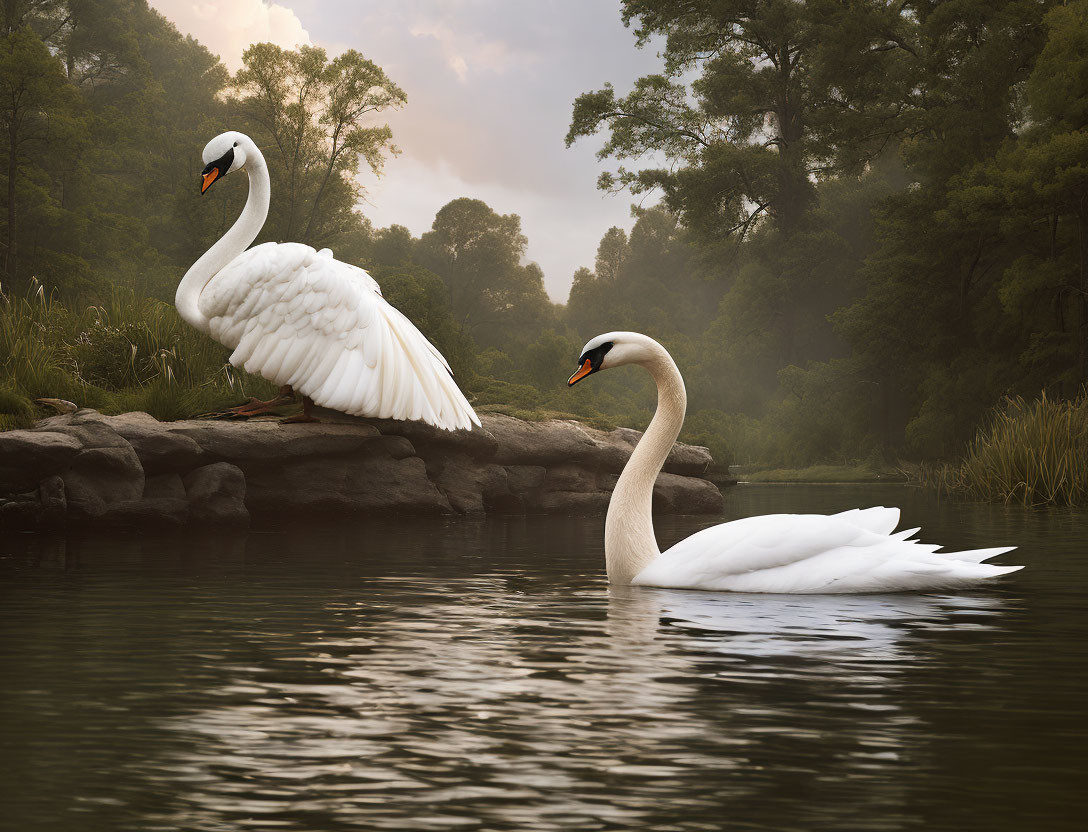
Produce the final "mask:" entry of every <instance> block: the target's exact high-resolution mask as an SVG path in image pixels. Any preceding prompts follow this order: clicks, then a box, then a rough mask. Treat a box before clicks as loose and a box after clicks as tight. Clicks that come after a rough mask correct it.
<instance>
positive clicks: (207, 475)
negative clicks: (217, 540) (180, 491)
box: [184, 462, 249, 526]
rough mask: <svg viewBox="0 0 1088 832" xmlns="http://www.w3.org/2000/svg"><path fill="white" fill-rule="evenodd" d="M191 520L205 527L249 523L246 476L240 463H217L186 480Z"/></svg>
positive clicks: (193, 473)
mask: <svg viewBox="0 0 1088 832" xmlns="http://www.w3.org/2000/svg"><path fill="white" fill-rule="evenodd" d="M184 484H185V494H186V497H187V498H188V508H189V520H190V521H191V522H193V523H196V524H199V525H202V526H245V525H248V524H249V511H248V510H247V509H246V504H245V500H246V478H245V475H244V474H243V473H242V469H240V468H239V467H238V466H236V465H231V464H229V463H227V462H215V463H212V464H211V465H204V466H202V467H200V468H197V469H196V470H195V471H193V472H192V473H190V474H189V475H188V476H187V477H185V480H184Z"/></svg>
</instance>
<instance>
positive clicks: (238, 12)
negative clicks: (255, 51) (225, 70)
mask: <svg viewBox="0 0 1088 832" xmlns="http://www.w3.org/2000/svg"><path fill="white" fill-rule="evenodd" d="M151 5H152V6H153V7H154V8H155V9H156V10H157V11H159V12H161V13H162V14H163V15H165V16H166V18H167V19H169V20H170V21H172V22H173V23H174V25H176V26H177V27H178V29H179V30H180V31H181V32H183V33H184V34H187V35H192V36H193V37H194V38H196V39H197V40H199V41H200V42H201V43H203V44H204V45H205V46H207V47H208V49H210V50H211V51H212V52H214V53H216V54H217V55H219V57H220V58H221V59H222V60H223V63H225V64H226V65H227V67H229V68H230V69H231V70H232V71H234V70H237V69H238V68H239V67H241V65H242V52H244V51H245V49H246V47H247V46H249V45H250V44H253V43H264V42H270V43H274V44H276V45H277V46H283V47H285V48H289V49H290V48H294V47H296V46H299V45H300V44H309V43H310V34H309V32H307V31H306V29H305V28H304V27H303V25H302V21H301V20H299V18H298V15H296V14H295V13H294V12H293V11H292V10H291V9H289V8H287V7H286V6H281V5H280V4H279V3H269V2H266V0H200V2H194V0H151Z"/></svg>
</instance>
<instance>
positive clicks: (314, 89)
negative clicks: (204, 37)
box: [233, 43, 407, 245]
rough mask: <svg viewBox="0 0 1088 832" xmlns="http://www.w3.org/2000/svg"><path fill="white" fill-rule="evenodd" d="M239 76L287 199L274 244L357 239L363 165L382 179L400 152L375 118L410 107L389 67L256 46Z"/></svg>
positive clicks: (352, 57)
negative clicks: (352, 235) (349, 235)
mask: <svg viewBox="0 0 1088 832" xmlns="http://www.w3.org/2000/svg"><path fill="white" fill-rule="evenodd" d="M242 60H243V62H244V66H243V67H242V69H240V70H239V71H238V73H237V74H236V75H235V76H234V79H233V85H234V89H235V90H236V92H237V95H238V100H237V107H238V111H239V113H240V114H241V115H242V117H243V118H244V120H245V122H246V124H247V125H249V129H250V130H252V131H253V133H254V134H255V135H254V138H255V139H256V140H257V141H258V142H259V143H261V144H262V146H263V147H265V155H266V157H267V158H268V161H269V168H270V174H271V176H272V179H273V182H274V183H275V184H276V185H278V186H279V187H280V188H281V189H282V190H281V191H280V192H281V193H282V197H281V199H280V200H279V201H278V202H277V203H274V205H278V206H279V207H278V208H277V209H276V210H275V211H273V212H272V213H270V216H269V222H268V224H267V225H266V235H267V236H270V237H271V238H273V239H282V240H295V239H298V240H300V241H301V242H306V243H310V244H312V245H324V244H326V243H329V242H331V241H332V240H333V239H334V238H335V236H336V235H338V234H344V233H346V232H349V231H350V230H352V228H353V226H354V225H355V223H356V222H357V220H356V218H357V217H358V215H357V214H356V213H355V212H354V210H353V209H354V205H355V203H356V202H357V201H358V199H359V197H360V196H361V194H362V186H361V185H359V183H358V181H357V180H356V174H357V173H358V171H359V164H360V160H362V161H363V162H365V163H366V165H367V166H368V167H369V168H370V169H371V170H372V171H373V172H374V173H381V170H382V167H383V165H384V162H385V157H386V155H388V154H392V153H396V152H397V149H396V147H395V146H394V145H393V143H392V136H393V134H392V131H391V130H390V129H389V127H388V125H381V126H366V125H365V124H364V122H365V121H366V120H367V119H368V118H369V117H370V116H372V115H373V114H375V113H380V112H382V111H384V110H388V109H390V108H396V107H400V106H403V105H404V103H405V102H406V101H407V96H406V95H405V93H404V91H403V90H402V89H401V88H400V87H398V86H397V85H396V84H395V83H393V81H391V80H390V79H389V77H388V76H387V75H386V74H385V72H384V71H383V70H382V69H381V67H379V66H377V65H376V64H375V63H373V62H372V61H369V60H367V59H366V58H364V57H363V56H362V55H361V54H359V53H358V52H356V51H355V50H354V49H349V50H347V51H346V52H344V53H343V54H341V55H339V56H337V57H335V58H333V59H332V60H330V59H329V57H328V55H327V53H326V52H325V50H324V49H321V48H319V47H315V46H302V47H300V48H299V49H297V50H290V49H283V48H281V47H279V46H275V45H274V44H271V43H258V44H254V45H253V46H251V47H249V48H248V49H247V50H246V51H245V52H244V53H243V56H242Z"/></svg>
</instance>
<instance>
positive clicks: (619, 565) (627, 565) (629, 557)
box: [604, 342, 688, 584]
mask: <svg viewBox="0 0 1088 832" xmlns="http://www.w3.org/2000/svg"><path fill="white" fill-rule="evenodd" d="M652 343H653V346H654V347H655V348H656V349H653V350H652V353H653V355H652V357H651V358H650V359H649V360H647V361H645V362H642V363H643V366H644V367H646V369H647V370H648V371H649V372H650V375H651V376H653V378H654V381H655V382H657V412H656V413H654V418H653V420H652V421H651V422H650V426H649V427H648V428H646V433H644V434H643V436H642V439H641V440H639V443H638V445H637V446H636V447H635V450H634V453H632V454H631V458H630V459H629V460H628V461H627V465H626V466H624V469H623V473H622V474H620V478H619V480H618V481H617V482H616V488H615V490H614V491H613V492H612V499H611V501H610V502H609V504H608V516H607V517H606V518H605V522H604V555H605V564H606V567H607V569H608V580H609V581H610V582H611V583H616V584H628V583H630V582H631V579H632V578H634V577H635V576H636V575H637V574H638V573H639V572H641V571H642V570H643V569H645V568H646V566H647V565H648V564H649V563H650V561H652V560H653V559H654V558H656V557H657V556H658V555H659V554H661V551H660V549H658V548H657V539H656V538H655V537H654V521H653V496H654V482H655V481H656V480H657V475H658V473H659V472H660V471H661V467H662V466H663V465H664V464H665V459H666V458H667V457H668V455H669V451H671V450H672V446H673V443H675V442H676V437H677V436H679V435H680V428H681V427H683V424H684V414H685V413H686V411H687V406H688V395H687V390H686V389H685V388H684V379H683V377H682V376H681V375H680V371H679V370H678V369H677V368H676V364H675V363H674V362H673V360H672V356H670V355H669V354H668V352H666V351H665V348H664V347H662V346H661V345H660V344H657V342H652Z"/></svg>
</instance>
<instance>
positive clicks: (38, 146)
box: [0, 19, 78, 294]
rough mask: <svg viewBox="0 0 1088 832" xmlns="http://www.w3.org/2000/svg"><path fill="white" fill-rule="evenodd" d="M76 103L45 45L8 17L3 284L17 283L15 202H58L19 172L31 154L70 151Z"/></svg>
mask: <svg viewBox="0 0 1088 832" xmlns="http://www.w3.org/2000/svg"><path fill="white" fill-rule="evenodd" d="M9 20H10V19H9ZM77 109H78V101H77V100H76V98H75V95H74V92H73V90H72V88H71V86H70V85H69V84H68V83H67V80H66V79H65V76H64V73H63V71H62V69H61V65H60V63H59V62H58V61H57V59H56V58H55V57H54V56H53V55H52V54H51V52H50V50H49V47H48V46H47V45H46V44H45V43H44V42H43V41H42V39H41V38H40V37H39V36H38V34H37V33H36V32H35V31H34V30H33V29H32V28H31V27H30V26H29V25H18V21H10V28H8V29H7V31H5V32H4V33H3V34H2V36H0V129H2V130H3V136H4V138H3V143H2V148H3V153H4V156H5V157H6V158H5V159H4V162H5V164H4V171H5V174H6V179H7V182H6V185H7V188H6V196H5V203H6V206H5V207H6V211H5V219H6V223H5V228H4V274H5V277H6V283H7V284H8V285H9V288H14V289H16V290H20V289H21V284H20V280H19V276H20V268H19V267H20V260H19V241H20V231H21V229H20V227H19V215H20V202H26V201H33V202H35V203H38V204H39V205H40V206H42V207H44V206H51V207H52V208H53V209H54V210H55V209H57V208H58V207H59V206H58V205H57V202H56V198H55V196H54V194H53V193H52V192H51V191H52V189H51V188H50V187H49V185H50V183H49V180H48V178H47V177H44V176H38V175H30V176H25V175H24V171H26V169H27V168H28V167H30V168H32V169H37V170H40V169H41V165H40V164H35V160H36V159H43V160H44V159H48V158H49V156H50V154H51V153H52V154H57V153H58V152H64V150H65V149H68V150H69V152H70V148H63V147H62V145H64V144H65V143H70V142H71V141H72V138H73V133H74V131H73V130H72V127H73V124H72V118H73V116H74V115H75V113H76V111H77ZM20 192H22V193H20ZM0 294H2V293H0Z"/></svg>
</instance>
